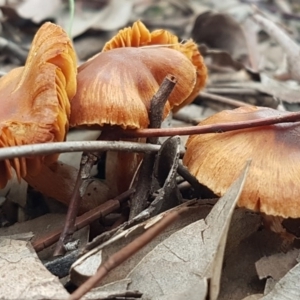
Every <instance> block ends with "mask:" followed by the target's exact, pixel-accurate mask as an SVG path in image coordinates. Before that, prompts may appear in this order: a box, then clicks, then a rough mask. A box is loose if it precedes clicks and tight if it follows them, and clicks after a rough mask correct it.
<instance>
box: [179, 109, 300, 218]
mask: <svg viewBox="0 0 300 300" xmlns="http://www.w3.org/2000/svg"><path fill="white" fill-rule="evenodd" d="M282 114H283V112H279V111H277V110H275V109H271V108H265V107H254V106H245V107H240V108H238V109H234V110H225V111H222V112H220V113H217V114H215V115H213V116H211V117H209V118H207V119H205V120H204V121H202V122H201V125H209V124H215V123H230V122H236V121H246V120H256V119H260V118H265V117H272V116H274V117H275V116H279V115H282ZM299 137H300V123H299V122H297V123H281V124H276V125H269V126H263V127H256V128H249V129H242V130H236V131H231V132H223V133H213V134H204V135H193V136H190V137H189V139H188V141H187V150H186V153H185V156H184V158H183V162H184V164H185V165H186V166H187V167H188V169H189V171H190V172H191V174H193V175H194V176H195V177H196V178H197V179H198V181H199V182H201V183H202V184H204V185H206V186H207V187H208V188H210V189H211V190H212V191H213V192H214V193H216V194H217V195H220V196H222V195H224V193H225V192H226V190H227V189H228V188H229V186H230V185H231V183H232V182H233V181H234V180H235V179H236V178H237V177H238V175H239V173H240V171H241V170H242V168H243V166H244V165H245V163H246V161H247V160H249V159H252V163H251V168H250V169H249V173H248V177H247V180H246V183H245V186H244V189H243V192H242V194H241V197H240V200H239V202H238V206H241V207H246V208H248V209H250V210H254V211H259V212H262V213H265V214H266V215H271V216H278V217H283V218H289V217H290V218H299V217H300V205H299V200H298V199H299V198H300V186H299V182H300V173H299V169H300V164H299V165H298V162H300V139H299Z"/></svg>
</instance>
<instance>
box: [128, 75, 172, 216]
mask: <svg viewBox="0 0 300 300" xmlns="http://www.w3.org/2000/svg"><path fill="white" fill-rule="evenodd" d="M175 84H176V79H175V77H174V76H170V75H168V76H167V77H166V78H165V79H164V80H163V82H162V84H161V86H160V87H159V90H158V91H157V93H156V94H155V95H154V96H153V98H152V100H151V104H150V105H151V106H150V111H149V119H150V125H149V126H150V127H152V128H160V126H161V122H162V118H163V112H164V107H165V104H166V102H167V100H168V98H169V96H170V94H171V92H172V91H173V89H174V87H175ZM157 141H158V138H157V137H150V138H149V139H147V142H148V143H150V144H157ZM155 156H156V154H155V153H145V155H144V159H143V162H142V164H141V167H140V170H139V173H138V177H137V180H136V181H135V188H136V192H135V193H134V195H133V196H132V198H131V201H130V215H129V220H131V219H133V218H134V217H135V216H137V215H138V214H139V213H140V212H142V211H143V210H144V209H145V208H146V205H147V200H148V197H149V193H150V188H151V183H152V181H151V178H152V171H153V166H154V162H155Z"/></svg>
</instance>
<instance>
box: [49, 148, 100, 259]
mask: <svg viewBox="0 0 300 300" xmlns="http://www.w3.org/2000/svg"><path fill="white" fill-rule="evenodd" d="M95 161H97V157H96V156H95V155H93V154H92V153H85V152H84V153H83V154H82V157H81V161H80V167H79V171H78V176H77V179H76V184H75V187H74V191H73V194H72V197H71V200H70V204H69V207H68V212H67V216H66V221H65V225H64V229H63V231H62V233H61V235H60V238H59V241H58V243H57V244H56V248H55V250H54V256H59V255H63V254H65V252H66V250H65V247H64V245H65V244H66V243H67V242H68V241H69V239H70V238H71V237H72V235H73V233H74V232H75V221H76V217H77V214H78V210H79V204H80V200H81V198H82V196H83V195H84V193H85V187H86V184H85V183H86V182H87V180H88V178H89V177H90V171H91V169H92V167H93V165H94V163H95Z"/></svg>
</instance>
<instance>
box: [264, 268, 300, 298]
mask: <svg viewBox="0 0 300 300" xmlns="http://www.w3.org/2000/svg"><path fill="white" fill-rule="evenodd" d="M299 280H300V263H298V264H297V265H296V266H295V267H294V268H292V269H291V270H290V271H289V272H288V273H287V274H286V275H285V276H284V277H283V278H282V279H280V280H279V281H278V282H277V283H276V284H275V286H274V288H273V290H272V291H271V292H269V293H268V294H267V295H266V296H264V297H262V298H261V300H294V299H299V298H300V289H299Z"/></svg>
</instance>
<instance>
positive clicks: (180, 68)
mask: <svg viewBox="0 0 300 300" xmlns="http://www.w3.org/2000/svg"><path fill="white" fill-rule="evenodd" d="M151 45H152V46H151ZM168 74H171V75H174V76H175V77H176V79H177V84H176V86H175V89H174V91H173V92H172V94H171V96H170V97H169V99H168V100H169V101H168V102H167V104H166V107H165V116H166V115H167V114H168V113H169V111H170V109H172V108H173V107H181V106H182V105H185V104H187V103H189V102H191V101H192V100H193V99H194V98H195V96H196V95H197V94H198V92H199V90H200V89H201V88H202V87H203V86H204V84H205V81H206V77H207V74H206V67H205V65H204V63H203V58H202V56H201V55H200V53H199V51H198V49H197V45H196V44H195V43H194V42H193V41H191V40H189V41H188V42H186V43H183V44H182V43H179V42H178V38H177V37H176V36H175V35H173V34H171V33H170V32H168V31H166V30H156V31H153V32H152V33H150V32H149V31H148V29H147V28H146V27H145V25H144V24H143V23H142V22H140V21H138V22H135V23H134V24H133V26H132V27H128V28H125V29H123V30H121V31H120V32H119V33H118V34H117V35H116V36H115V37H114V38H112V39H111V40H110V41H109V42H107V43H106V44H105V46H104V48H103V50H102V52H101V53H99V54H97V55H95V56H94V57H92V58H91V59H89V60H88V61H87V62H86V63H84V64H83V65H81V66H80V67H79V68H78V77H77V82H78V90H77V93H76V95H75V97H74V99H73V101H72V112H71V121H70V124H71V126H78V125H95V124H98V125H101V126H102V125H104V124H110V125H119V126H122V127H123V128H144V127H147V126H148V124H149V120H148V110H149V107H150V100H151V99H152V97H153V96H154V94H155V93H156V92H157V90H158V89H159V86H160V84H161V83H162V81H163V79H164V78H165V76H167V75H168ZM125 109H126V111H125Z"/></svg>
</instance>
